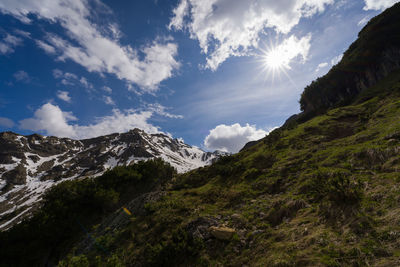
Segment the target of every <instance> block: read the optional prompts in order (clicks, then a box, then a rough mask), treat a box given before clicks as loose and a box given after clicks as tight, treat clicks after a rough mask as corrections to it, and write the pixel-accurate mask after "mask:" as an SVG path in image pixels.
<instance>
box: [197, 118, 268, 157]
mask: <svg viewBox="0 0 400 267" xmlns="http://www.w3.org/2000/svg"><path fill="white" fill-rule="evenodd" d="M267 133H268V132H266V131H264V130H261V129H257V128H256V127H255V126H252V125H249V124H246V125H245V126H243V127H242V126H240V124H239V123H235V124H233V125H225V124H221V125H218V126H217V127H215V128H214V129H212V130H211V131H210V133H209V134H208V135H207V137H206V138H205V140H204V145H205V147H206V148H208V149H211V150H222V151H226V152H232V153H236V152H239V150H240V149H242V148H243V146H244V145H245V144H246V143H247V142H250V141H254V140H259V139H261V138H263V137H264V136H265V135H266V134H267Z"/></svg>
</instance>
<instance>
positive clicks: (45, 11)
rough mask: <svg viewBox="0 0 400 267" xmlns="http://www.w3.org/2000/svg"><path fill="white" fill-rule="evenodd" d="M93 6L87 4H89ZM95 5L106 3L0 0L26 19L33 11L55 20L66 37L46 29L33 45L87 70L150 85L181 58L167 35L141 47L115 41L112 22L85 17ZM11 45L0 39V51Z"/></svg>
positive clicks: (168, 73)
mask: <svg viewBox="0 0 400 267" xmlns="http://www.w3.org/2000/svg"><path fill="white" fill-rule="evenodd" d="M92 4H93V5H97V7H96V8H94V9H89V8H90V7H92V6H93V5H92ZM98 9H107V7H106V6H105V5H104V4H102V3H101V2H100V0H19V1H14V0H2V1H1V2H0V11H1V12H3V13H6V14H10V15H13V16H14V17H16V18H18V19H20V20H21V21H22V22H24V23H31V22H32V20H31V18H32V16H31V15H32V14H35V15H36V16H37V18H39V19H45V20H46V21H48V22H51V23H59V24H60V25H61V26H62V27H63V28H64V29H65V30H66V32H67V35H68V37H69V38H70V39H71V40H66V39H63V38H61V37H60V36H58V35H56V34H51V33H49V34H48V35H47V37H46V40H44V41H40V42H37V45H38V46H39V47H40V48H42V49H43V50H45V51H46V52H47V53H49V54H56V55H57V59H58V60H61V61H65V60H67V59H69V60H72V61H74V62H76V63H78V64H80V65H82V66H83V67H85V68H86V69H87V70H88V71H90V72H98V73H110V74H114V75H116V76H117V78H119V79H121V80H125V81H127V82H130V83H134V84H136V85H138V86H139V87H140V88H142V90H145V91H150V92H152V91H155V90H157V89H158V85H159V84H160V83H161V82H162V81H163V80H165V79H168V78H170V77H171V76H172V75H173V71H174V70H175V69H177V68H179V66H180V64H179V62H178V61H177V60H176V59H175V57H176V56H177V52H178V46H177V44H175V43H173V42H172V41H171V39H170V38H167V39H165V40H162V39H161V38H158V39H157V41H154V42H152V43H149V44H147V45H146V46H144V47H143V48H142V49H141V50H135V49H133V48H132V47H131V46H129V45H122V44H121V43H120V40H119V38H120V36H121V33H120V32H119V30H118V26H117V25H116V24H115V23H109V25H108V26H104V25H102V26H99V25H97V24H95V23H94V22H93V21H91V20H90V19H89V18H90V17H91V16H92V15H93V14H94V12H95V11H96V10H98ZM9 50H10V49H9V48H5V47H2V46H1V45H0V51H2V53H3V54H4V53H5V52H8V51H9Z"/></svg>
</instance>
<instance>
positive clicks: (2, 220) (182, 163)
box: [0, 129, 221, 230]
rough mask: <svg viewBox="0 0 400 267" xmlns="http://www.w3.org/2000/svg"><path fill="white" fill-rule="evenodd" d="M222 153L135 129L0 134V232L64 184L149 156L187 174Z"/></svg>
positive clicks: (210, 161) (148, 157)
mask: <svg viewBox="0 0 400 267" xmlns="http://www.w3.org/2000/svg"><path fill="white" fill-rule="evenodd" d="M220 155H221V152H215V153H210V152H204V151H202V150H201V149H199V148H197V147H191V146H189V145H186V144H184V143H183V142H181V141H179V140H177V139H172V138H170V137H169V136H166V135H164V134H147V133H145V132H144V131H142V130H139V129H134V130H131V131H129V132H127V133H123V134H118V133H116V134H111V135H107V136H100V137H96V138H91V139H86V140H72V139H69V138H57V137H53V136H49V137H45V136H41V135H38V134H33V135H29V136H22V135H18V134H15V133H12V132H4V133H0V230H1V229H4V228H6V227H9V226H11V225H12V222H11V220H10V214H11V213H14V215H15V216H18V215H19V214H20V213H19V212H18V210H20V211H22V210H23V211H26V208H27V207H31V206H32V205H33V204H35V203H36V202H37V201H38V200H40V199H41V195H42V194H43V193H44V192H45V191H46V190H47V189H48V188H50V187H51V186H53V185H55V184H57V183H59V182H61V181H63V180H67V179H76V178H82V177H88V176H98V175H101V174H103V173H104V172H105V171H106V170H107V169H111V168H113V167H115V166H124V165H130V164H133V163H135V162H137V161H140V160H147V159H151V158H162V159H163V160H164V161H166V162H168V163H170V164H171V165H172V166H173V167H175V168H176V169H177V171H178V172H186V171H188V170H192V169H195V168H198V167H202V166H205V165H208V164H211V163H212V162H213V161H215V160H216V159H217V158H218V157H219V156H220ZM15 216H11V217H12V218H15Z"/></svg>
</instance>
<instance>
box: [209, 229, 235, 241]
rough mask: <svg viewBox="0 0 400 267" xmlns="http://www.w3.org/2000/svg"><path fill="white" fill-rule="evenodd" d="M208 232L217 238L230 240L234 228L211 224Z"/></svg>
mask: <svg viewBox="0 0 400 267" xmlns="http://www.w3.org/2000/svg"><path fill="white" fill-rule="evenodd" d="M208 230H209V232H210V234H211V235H212V236H214V237H215V238H216V239H219V240H230V239H231V238H232V236H233V235H234V234H235V233H236V230H235V229H233V228H229V227H218V226H211V227H210V228H209V229H208Z"/></svg>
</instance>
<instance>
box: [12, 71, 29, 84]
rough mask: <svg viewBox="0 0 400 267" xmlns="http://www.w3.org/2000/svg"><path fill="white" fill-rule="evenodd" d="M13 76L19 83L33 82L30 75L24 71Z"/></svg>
mask: <svg viewBox="0 0 400 267" xmlns="http://www.w3.org/2000/svg"><path fill="white" fill-rule="evenodd" d="M13 76H14V78H15V80H16V81H18V82H23V83H29V82H30V81H31V77H30V76H29V74H28V73H27V72H26V71H23V70H20V71H17V72H16V73H14V75H13Z"/></svg>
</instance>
